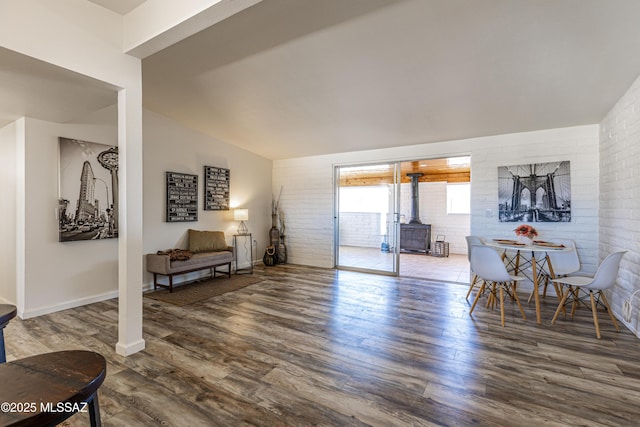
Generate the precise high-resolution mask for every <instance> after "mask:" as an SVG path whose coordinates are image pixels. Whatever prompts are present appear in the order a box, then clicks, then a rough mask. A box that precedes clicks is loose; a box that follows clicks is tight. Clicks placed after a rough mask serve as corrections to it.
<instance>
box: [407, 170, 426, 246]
mask: <svg viewBox="0 0 640 427" xmlns="http://www.w3.org/2000/svg"><path fill="white" fill-rule="evenodd" d="M407 176H408V177H409V178H411V219H410V220H409V223H408V224H400V250H401V251H424V253H425V254H427V255H428V254H429V251H430V250H431V224H423V223H422V221H421V220H420V214H419V207H420V194H419V191H418V179H419V178H420V177H421V176H422V174H421V173H408V174H407Z"/></svg>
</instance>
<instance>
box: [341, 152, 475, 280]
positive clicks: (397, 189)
mask: <svg viewBox="0 0 640 427" xmlns="http://www.w3.org/2000/svg"><path fill="white" fill-rule="evenodd" d="M470 175H471V174H470V157H469V156H459V157H448V158H438V159H423V160H412V161H403V162H395V163H383V164H370V165H346V166H338V167H336V176H335V178H336V179H335V182H336V193H335V205H336V211H335V218H336V221H335V241H336V248H335V249H336V251H335V260H336V263H335V264H336V267H337V268H341V269H353V270H362V271H371V272H376V273H380V274H391V275H400V276H407V277H421V278H428V279H433V280H440V281H447V282H461V283H468V281H469V263H468V260H467V247H466V240H465V238H464V237H465V236H466V235H468V234H469V230H470V212H469V206H470ZM445 244H446V249H447V251H446V254H445V253H444V252H443V251H442V250H441V249H443V248H444V245H445ZM434 249H435V250H434ZM447 255H448V256H447Z"/></svg>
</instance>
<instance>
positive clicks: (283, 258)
mask: <svg viewBox="0 0 640 427" xmlns="http://www.w3.org/2000/svg"><path fill="white" fill-rule="evenodd" d="M278 263H279V264H286V263H287V245H285V243H284V236H283V235H280V245H279V246H278Z"/></svg>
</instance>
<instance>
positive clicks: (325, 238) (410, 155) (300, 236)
mask: <svg viewBox="0 0 640 427" xmlns="http://www.w3.org/2000/svg"><path fill="white" fill-rule="evenodd" d="M460 155H471V178H472V184H471V218H470V233H472V234H478V235H484V236H487V237H492V238H495V237H512V236H513V235H514V234H513V231H512V230H513V229H514V228H515V225H516V224H514V223H500V222H498V218H497V205H498V183H497V182H498V166H505V165H513V164H523V163H539V162H552V161H560V160H569V161H570V162H571V179H572V221H571V222H569V223H561V224H555V223H537V224H536V227H537V228H538V229H539V230H540V232H541V234H540V237H541V238H543V239H544V238H552V237H562V238H571V239H574V240H576V244H577V246H578V248H579V256H580V258H581V261H582V263H583V268H584V270H585V271H587V272H593V271H595V268H596V266H597V263H598V192H597V188H598V125H588V126H577V127H571V128H562V129H549V130H544V131H537V132H526V133H518V134H509V135H500V136H492V137H482V138H473V139H467V140H460V141H448V142H440V143H431V144H420V145H413V146H405V147H397V148H389V149H383V150H370V151H361V152H354V153H341V154H334V155H326V156H314V157H305V158H299V159H285V160H276V161H274V165H273V167H274V169H273V192H274V193H276V194H277V192H278V191H279V190H280V186H283V188H284V190H283V193H282V199H281V207H282V209H283V210H284V211H285V212H286V215H287V218H288V222H287V243H288V250H289V252H288V255H289V262H291V263H294V264H304V265H313V266H319V267H328V268H331V267H333V266H334V253H333V240H334V237H333V233H334V231H333V223H334V209H333V194H334V190H333V170H334V167H335V166H336V165H354V164H366V163H376V162H381V161H405V160H415V159H427V158H441V157H453V156H460ZM485 209H492V210H493V213H494V215H493V217H491V218H487V217H486V216H485ZM433 221H436V219H435V218H434V219H433ZM436 232H439V231H437V230H436ZM444 234H445V235H448V236H447V240H449V239H450V237H449V235H450V236H451V239H452V240H453V239H454V238H455V232H453V231H452V232H451V233H449V231H447V232H445V233H444ZM456 251H459V250H458V249H456ZM460 252H462V253H466V247H465V248H464V250H462V251H460Z"/></svg>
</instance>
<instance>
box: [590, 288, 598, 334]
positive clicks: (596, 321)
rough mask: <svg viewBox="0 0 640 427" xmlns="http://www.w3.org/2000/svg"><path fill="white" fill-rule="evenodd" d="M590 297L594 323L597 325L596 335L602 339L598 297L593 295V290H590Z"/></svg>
mask: <svg viewBox="0 0 640 427" xmlns="http://www.w3.org/2000/svg"><path fill="white" fill-rule="evenodd" d="M589 298H590V299H591V312H592V313H593V324H594V325H595V327H596V337H598V339H600V325H599V324H598V307H596V299H595V298H594V297H593V291H592V290H589Z"/></svg>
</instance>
